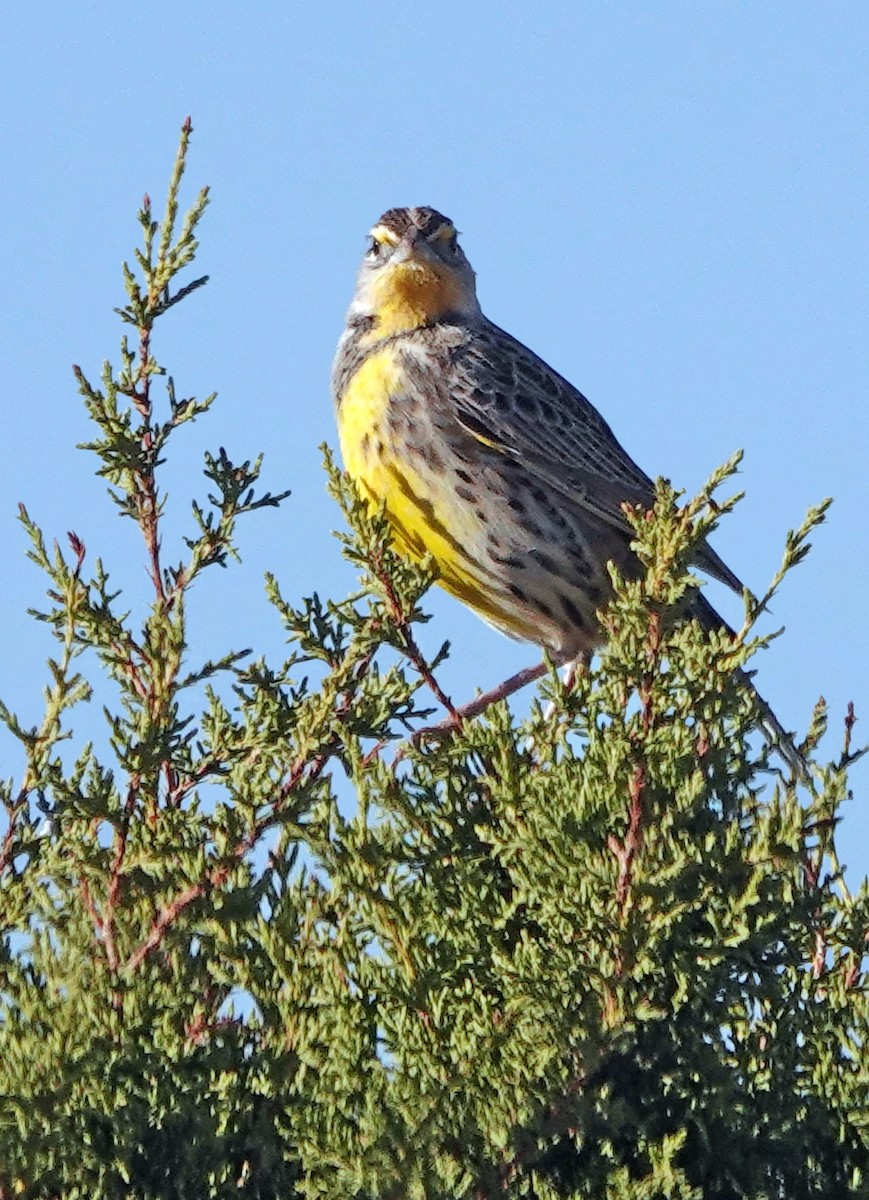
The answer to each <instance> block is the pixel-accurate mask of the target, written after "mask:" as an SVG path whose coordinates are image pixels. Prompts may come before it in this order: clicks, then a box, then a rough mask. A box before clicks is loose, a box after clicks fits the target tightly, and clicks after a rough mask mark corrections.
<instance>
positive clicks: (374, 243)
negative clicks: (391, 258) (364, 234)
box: [365, 237, 383, 259]
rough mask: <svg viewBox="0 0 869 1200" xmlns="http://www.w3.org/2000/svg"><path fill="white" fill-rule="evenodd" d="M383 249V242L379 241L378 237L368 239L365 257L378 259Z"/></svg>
mask: <svg viewBox="0 0 869 1200" xmlns="http://www.w3.org/2000/svg"><path fill="white" fill-rule="evenodd" d="M382 249H383V242H380V241H378V240H377V238H376V237H371V238H369V239H368V249H367V250H366V251H365V257H366V258H370V259H374V258H377V257H378V256H379V254H380V251H381V250H382Z"/></svg>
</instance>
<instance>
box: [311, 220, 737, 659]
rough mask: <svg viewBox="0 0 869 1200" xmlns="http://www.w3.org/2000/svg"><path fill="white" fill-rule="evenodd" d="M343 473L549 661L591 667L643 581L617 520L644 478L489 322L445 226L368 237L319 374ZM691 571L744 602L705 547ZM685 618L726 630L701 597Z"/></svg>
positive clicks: (416, 553) (648, 496)
mask: <svg viewBox="0 0 869 1200" xmlns="http://www.w3.org/2000/svg"><path fill="white" fill-rule="evenodd" d="M332 382H333V392H334V399H335V405H336V409H337V419H338V429H339V435H340V441H341V451H342V454H343V458H344V463H345V466H346V468H347V471H348V472H349V474H350V476H351V477H352V478H353V479H354V480H355V482H356V484H357V486H358V487H359V489H360V491H361V492H362V494H363V495H365V496H366V497H368V498H369V499H370V500H371V501H372V502H375V503H378V504H379V503H380V502H381V501H382V502H383V503H384V504H385V511H386V515H387V518H388V520H389V522H390V525H391V527H392V529H393V532H394V538H395V541H396V543H397V545H398V547H399V548H400V549H403V550H404V551H406V552H407V553H408V554H410V555H411V556H413V557H416V558H421V557H422V556H423V555H425V554H426V553H430V554H431V555H432V557H433V558H434V561H435V563H436V564H437V567H438V570H439V573H440V578H439V582H440V583H441V584H442V586H443V587H445V588H446V589H447V591H449V592H451V593H452V594H453V595H454V596H457V597H458V598H459V599H460V600H463V601H465V603H467V604H468V605H470V607H471V608H473V609H475V610H476V611H477V612H478V613H479V614H481V615H482V616H483V617H484V618H485V619H486V620H487V621H489V622H490V623H491V624H493V625H495V626H496V627H497V628H499V629H501V630H502V631H504V632H505V633H507V634H510V635H512V636H513V637H517V638H521V639H525V640H528V641H530V642H534V643H537V644H538V645H540V646H542V647H544V648H545V649H546V650H548V651H549V653H550V654H551V655H552V657H553V659H554V660H555V661H556V662H561V663H568V662H570V661H572V660H575V659H576V658H577V657H579V656H581V655H588V654H589V653H590V652H591V651H592V650H593V649H594V648H595V647H596V646H598V645H600V643H601V640H602V637H601V630H600V624H599V621H598V618H597V615H596V614H597V612H598V610H599V609H600V608H601V607H602V606H604V605H605V604H606V602H607V600H608V599H609V597H610V596H611V594H612V585H611V581H610V576H609V572H608V570H607V562H608V561H612V562H613V563H614V564H615V565H616V566H617V567H618V569H619V570H620V571H621V572H623V573H624V574H626V575H628V576H631V575H633V576H635V575H637V574H638V572H639V570H640V564H639V561H638V559H637V557H636V555H635V554H634V552H633V551H632V549H631V539H632V536H633V534H632V530H631V527H630V525H629V523H628V521H627V520H626V518H625V515H624V512H623V510H622V505H623V504H624V503H625V502H629V503H631V504H643V505H645V506H650V505H651V504H652V502H653V498H654V485H653V483H652V481H651V479H650V478H649V477H648V476H647V475H646V474H645V473H644V472H643V471H642V470H641V469H640V468H639V467H638V466H637V464H636V463H635V462H634V461H633V459H632V458H631V457H630V456H629V455H628V454H627V452H626V451H625V450H624V449H623V448H622V446H621V445H620V444H619V442H618V441H617V439H616V437H615V435H614V434H613V432H612V430H611V429H610V427H609V426H608V425H607V423H606V422H605V421H604V419H603V418H602V417H601V416H600V414H599V413H598V412H597V410H596V409H595V408H594V407H593V406H592V405H591V404H590V403H589V401H588V400H586V398H585V396H583V395H582V394H581V392H579V391H577V389H576V388H575V387H573V386H572V385H571V384H570V383H568V381H567V380H566V379H564V378H563V377H562V376H561V375H559V374H558V372H557V371H554V370H553V369H552V367H550V366H548V364H547V363H545V362H544V361H543V360H542V359H540V358H538V357H537V355H536V354H534V353H532V351H531V350H529V349H527V348H526V347H525V346H523V345H522V343H521V342H518V341H516V339H515V338H513V337H511V336H510V334H508V333H505V332H504V330H503V329H499V328H498V326H497V325H494V324H493V323H492V322H491V321H489V320H488V319H487V318H486V317H485V316H484V315H483V313H482V311H481V309H480V304H479V302H478V300H477V293H476V286H475V274H474V271H473V269H472V267H471V265H470V263H469V262H468V260H467V258H466V257H465V254H464V252H463V250H462V248H461V246H460V245H459V242H458V238H457V234H456V229H455V227H454V225H453V223H452V222H451V221H450V220H448V219H447V218H446V217H445V216H443V215H442V214H441V213H439V212H437V211H435V209H433V208H392V209H390V210H389V211H388V212H386V213H384V214H383V216H382V217H381V218H380V220H379V221H378V222H377V223H376V224H375V226H374V227H373V229H372V230H371V234H370V243H369V246H368V250H367V253H366V254H365V257H364V259H363V263H362V267H361V270H360V272H359V277H358V280H357V284H356V292H355V295H354V297H353V302H352V304H351V306H350V309H349V312H348V315H347V326H346V329H345V330H344V333H343V335H342V337H341V341H340V343H339V346H338V351H337V355H336V358H335V364H334V368H333V375H332ZM696 562H697V565H698V566H699V567H700V568H701V569H702V570H704V571H706V572H707V573H708V574H710V575H712V576H714V577H715V578H717V579H720V580H722V581H723V582H724V583H726V584H727V585H728V586H729V587H731V588H733V589H734V591H737V592H739V593H742V591H743V586H742V584H741V582H740V580H739V579H738V578H737V576H736V575H735V574H734V573H733V571H731V570H730V568H729V567H728V566H727V565H726V564H725V563H724V562H723V561H722V560H721V558H719V556H718V555H717V554H716V552H715V551H714V550H713V549H712V548H711V546H709V545H707V544H705V543H704V544H703V545H701V546H700V548H699V550H698V552H697V555H696ZM690 613H691V615H692V616H696V617H697V618H698V619H699V620H700V621H701V623H702V624H703V625H704V626H706V627H708V628H720V627H721V626H722V625H723V624H724V622H723V621H722V619H721V618H720V617H719V616H718V614H717V613H716V612H715V610H714V609H713V607H712V606H711V604H709V602H708V601H707V600H706V599H705V598H704V597H703V596H702V595H701V594H700V593H699V592H697V593H695V595H694V596H693V597H692V600H691V606H690Z"/></svg>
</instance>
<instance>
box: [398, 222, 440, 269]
mask: <svg viewBox="0 0 869 1200" xmlns="http://www.w3.org/2000/svg"><path fill="white" fill-rule="evenodd" d="M434 259H435V254H434V252H433V251H432V250H431V248H430V246H429V244H428V242H427V241H426V240H425V238H424V237H423V236H422V235H421V233H420V231H419V230H418V229H413V230H411V231H410V232H409V233H407V234H405V236H404V237H403V238H402V239H401V241H400V242H399V244H398V246H397V247H396V249H395V251H394V252H393V255H392V262H393V263H394V264H395V265H396V266H397V265H398V264H399V263H406V262H420V263H429V262H433V261H434Z"/></svg>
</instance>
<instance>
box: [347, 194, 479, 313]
mask: <svg viewBox="0 0 869 1200" xmlns="http://www.w3.org/2000/svg"><path fill="white" fill-rule="evenodd" d="M369 239H370V240H369V244H368V249H367V251H366V253H365V257H364V258H363V260H362V267H361V268H360V271H359V277H358V279H357V282H356V294H355V296H354V298H353V305H352V307H351V314H352V315H353V316H356V317H357V318H359V317H361V318H367V319H369V320H370V319H372V318H373V321H374V323H375V328H376V331H377V333H378V334H380V335H389V334H392V333H398V332H401V331H402V330H408V329H417V328H419V327H420V326H423V325H432V324H436V323H437V322H438V321H443V320H450V319H452V320H455V319H469V318H474V317H478V316H479V315H480V305H479V302H478V301H477V291H476V286H475V283H474V278H475V277H474V271H473V268H472V267H471V264H470V263H469V262H468V260H467V258H465V253H464V251H463V250H462V248H461V246H460V245H459V241H458V235H457V233H456V229H455V226H454V225H453V223H452V221H450V220H448V218H447V217H445V216H443V214H442V213H439V212H437V211H436V210H435V209H433V208H390V209H389V211H388V212H385V213H384V214H383V216H382V217H381V218H380V220H379V221H377V222H376V224H375V225H374V226H373V228H372V229H371V232H370V234H369Z"/></svg>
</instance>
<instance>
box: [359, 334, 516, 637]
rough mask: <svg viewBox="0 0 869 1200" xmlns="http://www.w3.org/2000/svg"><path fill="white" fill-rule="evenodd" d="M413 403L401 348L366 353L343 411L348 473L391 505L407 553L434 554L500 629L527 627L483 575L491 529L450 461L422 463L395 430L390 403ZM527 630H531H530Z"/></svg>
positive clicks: (449, 579) (372, 496) (443, 572)
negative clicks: (460, 490) (459, 490)
mask: <svg viewBox="0 0 869 1200" xmlns="http://www.w3.org/2000/svg"><path fill="white" fill-rule="evenodd" d="M406 402H408V401H407V400H406V394H405V389H404V387H403V378H402V372H401V366H400V363H399V362H398V361H397V358H396V354H395V351H394V349H393V348H392V347H389V348H387V349H384V350H383V351H381V352H380V353H377V354H374V355H372V356H371V357H370V358H368V359H366V360H365V362H364V363H363V364H362V365H361V366H360V367H359V369H358V371H357V372H356V373H355V375H354V376H353V378H352V379H351V380H350V383H349V384H348V386H347V389H346V391H345V392H344V395H343V397H342V399H341V403H340V407H339V410H338V433H339V438H340V442H341V454H342V456H343V459H344V465H345V467H346V468H347V472H348V474H349V475H350V476H351V478H352V479H353V481H354V482H355V484H356V486H357V487H358V488H359V491H360V492H361V493H362V495H363V496H365V497H366V498H367V499H368V500H369V501H370V502H371V504H372V506H377V505H379V504H381V503H383V504H384V507H385V511H386V516H387V518H388V520H389V523H390V526H391V527H392V530H393V535H394V541H395V543H396V545H397V547H398V549H399V550H400V551H402V552H403V553H405V554H407V555H408V556H409V557H411V558H414V559H416V560H417V561H419V560H420V559H422V558H423V557H424V556H425V555H426V554H431V556H432V558H433V559H434V561H435V563H436V565H437V568H438V571H439V572H440V583H441V585H442V586H443V587H445V588H446V589H447V591H449V592H452V594H453V595H455V596H457V597H458V598H459V599H460V600H464V601H465V603H466V604H469V605H470V606H471V607H472V608H475V609H476V610H477V611H478V612H479V613H481V614H482V615H483V616H484V617H486V618H487V619H488V620H490V621H491V622H492V623H493V624H495V625H497V626H498V627H499V628H502V629H506V630H508V631H509V632H513V633H520V631H519V630H518V628H517V620H516V614H515V613H513V612H512V611H511V610H510V608H509V607H506V606H505V605H504V602H503V600H501V601H500V602H499V600H498V599H497V598H496V597H495V596H493V595H492V590H491V584H490V583H489V582H488V581H487V580H486V579H485V578H484V577H483V575H482V574H481V571H480V564H481V561H482V559H483V554H484V552H483V546H484V543H485V536H486V530H485V527H484V525H483V524H482V522H481V521H480V519H479V517H478V516H477V515H476V512H475V509H474V506H473V505H472V504H469V503H468V502H467V501H463V500H461V499H460V498H459V497H458V496H457V495H456V492H455V481H454V480H453V479H451V477H450V474H449V466H448V465H442V466H440V467H439V468H438V469H435V468H434V467H432V466H430V465H429V466H426V465H425V463H423V462H421V463H420V465H419V467H418V468H417V467H415V466H414V465H413V464H412V463H411V461H410V459H409V457H408V456H407V454H405V453H403V452H402V447H401V446H400V445H396V444H395V442H394V440H393V439H392V437H391V436H390V430H389V426H388V421H387V414H388V411H389V406H390V404H391V403H399V404H400V403H406ZM436 461H442V458H440V457H439V459H438V460H436ZM520 636H526V635H525V633H524V630H523V631H522V632H521V633H520Z"/></svg>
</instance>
